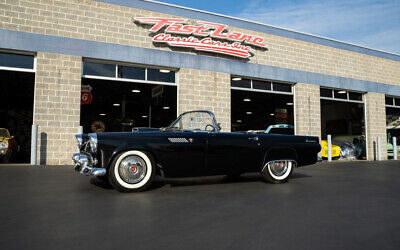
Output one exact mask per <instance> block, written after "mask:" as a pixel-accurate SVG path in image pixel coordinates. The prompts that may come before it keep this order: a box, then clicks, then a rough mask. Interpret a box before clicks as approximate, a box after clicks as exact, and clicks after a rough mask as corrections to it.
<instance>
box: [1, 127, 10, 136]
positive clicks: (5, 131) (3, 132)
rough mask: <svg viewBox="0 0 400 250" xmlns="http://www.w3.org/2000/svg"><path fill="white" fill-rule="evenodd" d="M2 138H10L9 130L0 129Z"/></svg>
mask: <svg viewBox="0 0 400 250" xmlns="http://www.w3.org/2000/svg"><path fill="white" fill-rule="evenodd" d="M0 137H10V134H9V133H8V130H7V129H5V128H0Z"/></svg>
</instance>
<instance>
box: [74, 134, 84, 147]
mask: <svg viewBox="0 0 400 250" xmlns="http://www.w3.org/2000/svg"><path fill="white" fill-rule="evenodd" d="M75 138H76V140H77V142H78V148H81V147H82V145H83V136H82V135H81V134H78V135H75Z"/></svg>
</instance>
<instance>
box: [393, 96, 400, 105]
mask: <svg viewBox="0 0 400 250" xmlns="http://www.w3.org/2000/svg"><path fill="white" fill-rule="evenodd" d="M394 105H396V106H400V98H394Z"/></svg>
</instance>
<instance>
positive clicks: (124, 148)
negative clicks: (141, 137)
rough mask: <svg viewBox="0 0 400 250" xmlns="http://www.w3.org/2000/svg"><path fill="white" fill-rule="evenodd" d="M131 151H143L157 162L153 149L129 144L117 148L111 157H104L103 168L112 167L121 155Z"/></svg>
mask: <svg viewBox="0 0 400 250" xmlns="http://www.w3.org/2000/svg"><path fill="white" fill-rule="evenodd" d="M130 150H138V151H142V152H147V153H150V154H151V156H152V157H153V158H154V160H156V162H157V155H156V153H155V152H154V150H152V149H151V147H149V146H147V145H130V144H128V143H125V144H122V145H119V146H117V147H116V148H115V149H114V150H113V151H112V153H111V154H110V155H108V156H104V158H105V159H104V160H103V159H102V160H103V164H104V165H103V166H104V167H105V168H107V169H108V168H109V167H110V166H111V163H112V161H113V160H114V159H115V158H116V157H117V156H118V155H119V154H121V153H123V152H126V151H130ZM107 158H108V160H107Z"/></svg>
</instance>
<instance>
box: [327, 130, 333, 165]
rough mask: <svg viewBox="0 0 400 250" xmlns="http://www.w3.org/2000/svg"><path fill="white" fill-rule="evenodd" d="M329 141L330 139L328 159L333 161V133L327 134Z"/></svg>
mask: <svg viewBox="0 0 400 250" xmlns="http://www.w3.org/2000/svg"><path fill="white" fill-rule="evenodd" d="M327 141H328V161H329V162H331V161H332V138H331V135H328V136H327Z"/></svg>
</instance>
